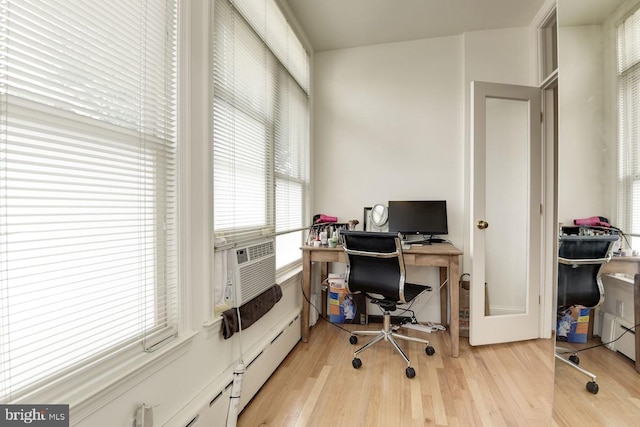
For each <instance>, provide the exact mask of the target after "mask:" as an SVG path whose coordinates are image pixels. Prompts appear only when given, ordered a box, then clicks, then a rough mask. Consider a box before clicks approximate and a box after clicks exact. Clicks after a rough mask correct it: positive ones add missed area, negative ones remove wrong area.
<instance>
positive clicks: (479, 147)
mask: <svg viewBox="0 0 640 427" xmlns="http://www.w3.org/2000/svg"><path fill="white" fill-rule="evenodd" d="M540 104H541V92H540V90H539V89H538V88H533V87H527V86H514V85H503V84H496V83H485V82H472V83H471V105H472V108H471V162H470V163H471V169H472V171H471V174H470V177H471V183H470V195H471V207H472V208H471V222H472V223H471V230H470V235H471V236H470V246H469V247H470V260H471V292H470V329H469V342H470V344H471V345H482V344H493V343H501V342H510V341H520V340H526V339H532V338H538V337H539V321H540V317H539V316H540V290H541V283H540V281H541V274H540V271H541V262H542V252H541V237H542V230H543V228H542V214H541V210H542V208H541V203H542V198H541V196H542V172H541V171H542V163H541V159H542V138H541V113H540Z"/></svg>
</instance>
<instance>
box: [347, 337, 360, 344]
mask: <svg viewBox="0 0 640 427" xmlns="http://www.w3.org/2000/svg"><path fill="white" fill-rule="evenodd" d="M349 342H350V343H351V344H358V337H357V336H355V335H351V336H350V337H349Z"/></svg>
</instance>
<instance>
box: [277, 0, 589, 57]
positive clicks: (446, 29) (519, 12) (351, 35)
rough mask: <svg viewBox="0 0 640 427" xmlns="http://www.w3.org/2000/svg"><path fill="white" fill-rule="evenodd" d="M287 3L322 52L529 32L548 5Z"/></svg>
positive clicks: (536, 1) (531, 1) (507, 0)
mask: <svg viewBox="0 0 640 427" xmlns="http://www.w3.org/2000/svg"><path fill="white" fill-rule="evenodd" d="M561 1H562V0H561ZM595 1H600V0H595ZM286 2H287V3H288V5H289V8H290V9H291V11H292V12H293V14H294V15H295V17H296V19H297V21H298V23H299V24H300V25H301V27H302V28H303V30H304V32H305V34H306V36H307V38H308V40H309V42H310V43H311V45H312V47H313V49H314V50H315V51H316V52H319V51H324V50H332V49H343V48H350V47H357V46H367V45H374V44H383V43H393V42H400V41H407V40H418V39H425V38H433V37H442V36H450V35H456V34H461V33H463V32H466V31H479V30H488V29H499V28H514V27H526V26H528V25H529V24H530V23H531V21H532V20H533V18H534V17H535V15H536V13H537V12H538V10H539V9H540V7H541V6H542V4H543V3H544V2H545V0H400V1H399V0H286Z"/></svg>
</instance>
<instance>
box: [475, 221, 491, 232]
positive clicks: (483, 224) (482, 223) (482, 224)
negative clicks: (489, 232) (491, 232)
mask: <svg viewBox="0 0 640 427" xmlns="http://www.w3.org/2000/svg"><path fill="white" fill-rule="evenodd" d="M476 227H478V228H479V229H480V230H484V229H485V228H487V227H489V223H488V222H487V221H485V220H482V219H481V220H479V221H478V222H477V223H476Z"/></svg>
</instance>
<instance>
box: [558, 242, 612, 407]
mask: <svg viewBox="0 0 640 427" xmlns="http://www.w3.org/2000/svg"><path fill="white" fill-rule="evenodd" d="M617 240H618V236H617V235H599V236H577V235H569V236H561V237H560V246H559V248H558V294H557V310H558V314H559V315H562V314H564V313H566V312H567V311H568V310H569V309H570V308H571V307H574V306H582V307H585V308H595V307H597V306H599V305H600V304H601V303H602V301H603V300H604V288H603V286H602V280H601V278H600V269H601V267H602V265H603V264H604V263H606V262H608V261H609V260H610V259H611V254H612V248H613V243H614V242H616V241H617ZM569 325H570V324H568V325H567V326H566V327H561V328H558V332H557V335H556V339H558V340H560V341H562V337H564V336H565V335H564V334H565V332H566V331H567V330H568V327H569ZM561 329H563V331H562V332H561ZM566 354H569V358H568V359H566V358H564V357H563V355H566ZM555 357H556V360H560V361H562V362H564V363H566V364H568V365H569V366H571V367H572V368H574V369H577V370H578V371H580V372H581V373H583V374H584V375H586V376H587V377H589V378H590V379H591V380H590V381H589V382H587V390H588V391H589V392H591V393H593V394H596V393H598V384H597V382H596V376H595V375H594V374H593V373H591V372H589V371H587V370H585V369H583V368H581V367H580V366H578V364H579V363H580V359H579V358H578V355H577V353H576V352H575V351H573V350H571V349H568V348H563V347H556V351H555Z"/></svg>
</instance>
